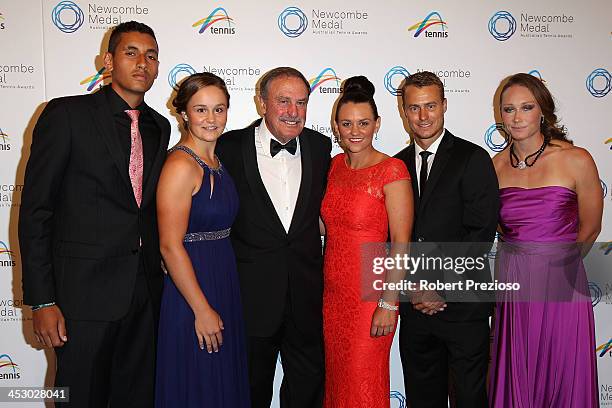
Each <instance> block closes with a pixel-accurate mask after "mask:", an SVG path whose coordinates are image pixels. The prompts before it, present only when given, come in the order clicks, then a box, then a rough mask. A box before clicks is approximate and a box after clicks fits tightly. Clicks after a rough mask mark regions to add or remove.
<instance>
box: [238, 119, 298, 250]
mask: <svg viewBox="0 0 612 408" xmlns="http://www.w3.org/2000/svg"><path fill="white" fill-rule="evenodd" d="M257 126H261V120H259V121H258V122H256V123H255V124H254V125H253V126H251V127H249V128H248V131H247V133H246V134H245V135H244V137H243V138H242V160H243V162H244V172H245V176H246V179H247V183H248V184H249V187H250V188H251V191H252V192H253V197H254V198H255V203H256V205H257V206H258V207H259V213H260V214H262V216H263V217H265V218H267V222H264V224H265V225H266V226H268V227H269V228H270V230H271V231H272V232H273V233H275V234H277V235H278V236H281V237H282V238H285V237H286V236H287V233H286V232H285V227H284V226H283V223H282V221H281V220H280V218H279V216H278V214H277V213H276V209H275V208H274V204H272V200H271V199H270V196H269V195H268V191H267V190H266V186H265V185H264V183H263V180H262V179H261V174H260V173H259V167H258V166H257V151H256V150H255V127H257Z"/></svg>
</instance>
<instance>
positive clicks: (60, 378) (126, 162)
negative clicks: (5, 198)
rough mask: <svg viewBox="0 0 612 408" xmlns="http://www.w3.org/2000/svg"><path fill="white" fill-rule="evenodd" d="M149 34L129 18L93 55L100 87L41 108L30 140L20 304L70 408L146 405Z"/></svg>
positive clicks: (158, 157) (156, 286) (152, 52)
mask: <svg viewBox="0 0 612 408" xmlns="http://www.w3.org/2000/svg"><path fill="white" fill-rule="evenodd" d="M157 56H158V47H157V41H156V39H155V34H154V33H153V30H151V28H150V27H148V26H146V25H145V24H142V23H138V22H134V21H130V22H126V23H122V24H120V25H118V26H117V27H115V29H114V30H113V32H112V34H111V36H110V40H109V46H108V52H107V53H106V54H105V56H104V65H105V67H106V69H107V72H110V75H111V78H112V84H111V85H108V86H105V87H103V88H102V89H100V90H99V91H98V92H96V93H94V94H90V95H83V96H70V97H64V98H57V99H53V100H52V101H50V102H49V103H48V104H47V106H46V107H45V109H44V111H43V112H42V114H41V116H40V118H39V119H38V122H37V124H36V127H35V129H34V135H33V138H32V153H31V155H30V158H29V161H28V164H27V168H26V173H25V182H24V188H23V196H22V203H21V210H20V215H19V243H20V246H21V255H22V261H23V292H24V302H25V303H26V304H28V305H31V306H32V310H33V322H34V333H35V334H36V337H37V338H38V341H39V342H40V343H41V345H44V346H46V347H55V352H56V355H57V374H56V379H55V384H56V386H63V387H69V388H70V403H69V405H68V404H66V406H74V407H79V408H80V407H107V406H109V404H110V406H111V407H151V406H153V397H154V390H153V387H154V376H155V352H156V350H155V338H156V334H157V319H158V310H159V302H160V296H161V286H162V276H163V274H162V272H161V268H160V255H159V240H158V236H157V221H156V208H155V190H156V185H157V180H158V178H159V173H160V170H161V167H162V164H163V162H164V159H165V156H166V149H167V147H168V140H169V137H170V124H169V123H168V120H167V119H165V118H164V117H163V116H161V115H160V114H158V113H157V112H156V111H155V110H153V109H152V108H150V107H149V106H148V105H147V104H146V103H145V102H144V95H145V93H146V92H147V91H148V90H149V89H150V88H151V86H152V85H153V81H154V80H155V78H156V77H157V72H158V64H159V63H158V60H157Z"/></svg>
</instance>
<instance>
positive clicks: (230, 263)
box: [155, 146, 250, 408]
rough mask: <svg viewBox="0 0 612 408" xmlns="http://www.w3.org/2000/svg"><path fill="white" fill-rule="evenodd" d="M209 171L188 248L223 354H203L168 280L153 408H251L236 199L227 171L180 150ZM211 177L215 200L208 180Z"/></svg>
mask: <svg viewBox="0 0 612 408" xmlns="http://www.w3.org/2000/svg"><path fill="white" fill-rule="evenodd" d="M174 150H182V151H183V152H185V153H187V154H189V155H191V156H192V157H193V158H194V159H195V160H196V161H197V162H198V164H200V166H202V168H203V169H204V177H203V180H202V187H201V188H200V190H199V191H198V192H197V193H196V194H195V195H194V196H193V198H192V202H191V213H190V214H189V225H188V228H187V234H186V235H185V240H184V245H185V249H186V250H187V253H188V254H189V258H190V259H191V263H192V264H193V268H194V270H195V273H196V277H197V279H198V282H199V284H200V287H201V288H202V291H203V292H204V295H205V296H206V299H207V300H208V302H209V303H210V305H211V306H212V307H213V309H215V311H216V312H217V313H219V315H220V316H221V320H222V321H223V325H224V330H223V345H222V346H221V347H220V348H219V352H218V353H215V352H213V353H211V354H209V353H208V351H207V350H206V348H205V349H204V350H201V349H200V347H199V344H198V339H197V336H196V334H195V329H194V314H193V312H192V310H191V308H190V307H189V304H188V303H187V302H186V301H185V299H184V298H183V296H182V295H181V293H180V292H179V291H178V289H177V287H176V286H175V284H174V282H173V281H172V279H171V278H170V276H169V275H166V277H165V281H164V291H163V296H162V305H161V313H160V322H159V339H158V346H157V378H156V396H155V406H156V407H157V408H170V407H180V408H189V407H198V408H202V407H211V408H222V407H228V408H242V407H244V408H248V407H250V403H249V382H248V371H247V363H246V343H245V333H244V323H243V319H242V306H241V303H240V286H239V281H238V273H237V271H236V261H235V258H234V251H233V249H232V245H231V242H230V239H229V228H230V227H231V225H232V222H233V221H234V218H235V217H236V214H237V212H238V194H237V192H236V187H235V186H234V182H233V181H232V179H231V177H230V176H229V174H228V173H227V171H226V170H225V169H224V168H223V166H221V167H220V168H219V169H218V170H217V169H210V168H209V167H208V166H207V165H206V164H205V163H204V162H203V161H202V160H200V158H199V157H198V156H197V155H196V154H195V153H194V152H193V151H191V150H190V149H189V148H187V147H185V146H177V147H174V148H173V149H171V150H170V152H172V151H174ZM211 174H212V176H213V177H214V185H213V189H212V194H211V185H210V175H211Z"/></svg>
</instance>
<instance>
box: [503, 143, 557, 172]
mask: <svg viewBox="0 0 612 408" xmlns="http://www.w3.org/2000/svg"><path fill="white" fill-rule="evenodd" d="M547 144H548V141H547V140H546V138H544V141H543V142H542V146H540V148H539V149H538V150H536V151H535V152H533V153H531V154H530V155H528V156H527V157H525V160H519V158H518V156H517V155H516V153H515V152H514V143H512V144H511V145H510V165H511V166H512V167H514V168H515V169H519V170H525V169H526V168H527V167H531V166H533V165H534V164H535V162H536V161H538V159H539V158H540V155H541V154H542V152H544V149H545V148H546V145H547ZM532 157H533V158H534V159H533V161H532V162H531V163H529V162H528V160H529V159H531V158H532ZM515 163H516V164H515Z"/></svg>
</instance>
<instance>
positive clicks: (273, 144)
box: [270, 139, 297, 157]
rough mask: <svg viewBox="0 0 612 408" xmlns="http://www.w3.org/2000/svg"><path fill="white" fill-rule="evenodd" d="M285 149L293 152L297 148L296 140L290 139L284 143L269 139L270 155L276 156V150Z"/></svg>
mask: <svg viewBox="0 0 612 408" xmlns="http://www.w3.org/2000/svg"><path fill="white" fill-rule="evenodd" d="M283 149H285V150H286V151H288V152H289V153H291V154H295V152H296V150H297V140H295V139H291V140H290V141H288V142H287V143H286V144H281V143H279V142H278V141H276V140H274V139H270V154H271V155H272V157H274V156H276V155H277V154H278V152H280V151H281V150H283Z"/></svg>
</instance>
